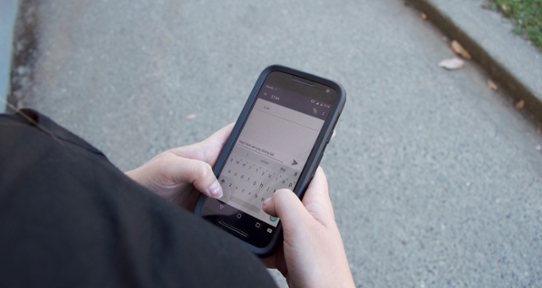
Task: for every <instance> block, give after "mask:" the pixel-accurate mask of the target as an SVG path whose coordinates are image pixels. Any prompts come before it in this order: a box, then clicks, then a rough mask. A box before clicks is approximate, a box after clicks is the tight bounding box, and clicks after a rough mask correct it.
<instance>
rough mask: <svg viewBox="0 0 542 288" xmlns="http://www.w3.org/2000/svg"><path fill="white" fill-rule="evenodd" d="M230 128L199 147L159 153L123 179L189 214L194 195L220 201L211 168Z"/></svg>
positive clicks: (217, 133)
mask: <svg viewBox="0 0 542 288" xmlns="http://www.w3.org/2000/svg"><path fill="white" fill-rule="evenodd" d="M232 128H233V123H232V124H230V125H228V126H226V127H224V128H222V129H220V130H219V131H217V132H215V133H214V134H213V135H211V137H209V138H207V139H205V140H203V141H201V142H199V143H196V144H192V145H189V146H183V147H179V148H175V149H171V150H168V151H166V152H163V153H161V154H159V155H158V156H156V157H154V158H153V159H151V160H150V161H149V162H147V163H145V164H143V166H141V167H138V168H136V169H134V170H132V171H128V172H126V175H128V177H130V178H132V179H133V180H135V181H136V182H138V183H139V184H141V185H143V186H145V187H147V188H149V189H150V190H151V191H153V192H155V193H156V194H158V195H160V196H162V197H164V198H166V199H169V200H171V201H173V202H174V203H176V204H178V205H179V206H181V207H183V208H185V209H187V210H189V211H193V210H194V206H195V204H196V201H197V199H198V196H199V193H198V191H199V192H201V193H203V194H205V195H206V196H208V197H212V198H220V197H222V187H221V186H220V184H219V183H218V181H217V179H216V177H215V175H214V173H213V169H212V166H213V165H214V164H215V162H216V159H217V158H218V154H219V153H220V151H221V150H222V147H223V146H224V143H225V142H226V140H227V139H228V136H229V135H230V133H231V130H232ZM194 187H195V189H194ZM196 189H197V190H196Z"/></svg>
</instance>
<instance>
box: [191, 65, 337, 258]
mask: <svg viewBox="0 0 542 288" xmlns="http://www.w3.org/2000/svg"><path fill="white" fill-rule="evenodd" d="M274 71H280V72H284V73H287V74H290V75H293V76H297V77H300V78H305V79H307V80H310V81H313V82H318V83H321V84H324V85H326V86H329V87H331V88H333V89H335V91H336V92H337V96H338V97H337V98H338V100H337V102H336V105H334V106H333V107H332V110H331V112H330V115H331V118H330V120H328V121H326V122H325V123H324V126H323V127H322V131H321V132H320V135H319V136H318V138H317V139H316V142H315V145H314V147H313V149H312V151H311V153H310V155H309V158H308V159H307V162H306V166H305V168H304V169H303V171H302V172H301V175H300V177H299V179H298V184H297V185H296V187H295V189H294V190H293V191H294V193H295V194H296V195H297V196H298V197H299V198H302V197H303V194H304V193H305V190H306V189H307V186H308V184H309V183H310V181H311V180H312V178H313V177H314V173H315V172H316V169H317V168H318V165H319V164H320V161H321V160H322V157H323V156H324V150H325V148H326V146H327V144H328V143H329V141H330V139H331V136H332V134H333V129H334V128H335V125H336V124H337V121H338V120H339V117H340V115H341V112H342V110H343V107H344V104H345V103H346V92H345V90H344V89H343V88H342V86H341V85H340V84H339V83H337V82H334V81H331V80H328V79H324V78H321V77H318V76H315V75H312V74H308V73H305V72H302V71H298V70H295V69H292V68H288V67H284V66H281V65H272V66H269V67H267V68H265V69H264V70H263V71H262V73H261V74H260V76H259V77H258V80H257V81H256V83H255V84H254V88H252V91H251V92H250V96H249V97H248V99H247V102H246V103H245V106H244V107H243V110H242V111H241V114H240V115H239V117H238V118H237V121H236V122H235V126H234V127H233V130H232V132H231V134H230V136H229V138H228V140H227V141H226V143H225V145H224V147H223V148H222V151H221V152H220V155H219V157H218V159H217V161H216V163H215V166H214V167H213V172H214V173H215V175H216V176H218V175H219V174H220V172H221V170H222V167H223V166H224V164H225V162H226V160H227V158H228V156H229V154H230V151H231V149H232V148H233V146H234V144H235V142H236V141H237V138H238V136H239V133H240V132H241V129H242V128H243V126H244V124H245V121H246V119H247V117H248V114H249V113H250V111H251V109H252V106H253V105H254V103H255V102H256V98H257V96H258V92H259V91H260V88H261V86H262V85H263V83H264V81H265V79H266V77H267V75H269V74H270V73H271V72H274ZM206 199H207V196H205V195H203V194H201V195H200V197H199V199H198V201H197V203H196V207H195V209H194V214H195V215H197V216H198V217H201V207H202V206H203V203H204V201H205V200H206ZM275 231H276V232H275V233H274V235H273V238H272V239H271V241H270V244H269V245H267V246H266V247H263V248H259V247H256V246H253V245H251V244H249V243H247V242H244V241H242V240H241V239H239V238H236V239H238V240H239V241H240V242H241V243H242V245H243V246H244V247H245V248H247V249H248V250H249V251H251V252H253V253H254V254H256V255H258V256H259V257H266V256H269V255H271V254H272V253H273V252H274V251H275V250H276V248H277V247H278V244H279V243H280V240H282V225H281V223H279V224H278V226H277V228H276V230H275Z"/></svg>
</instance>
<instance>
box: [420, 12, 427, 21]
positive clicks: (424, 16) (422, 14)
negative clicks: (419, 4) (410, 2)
mask: <svg viewBox="0 0 542 288" xmlns="http://www.w3.org/2000/svg"><path fill="white" fill-rule="evenodd" d="M420 17H421V18H422V19H423V20H427V14H425V13H423V12H422V13H420Z"/></svg>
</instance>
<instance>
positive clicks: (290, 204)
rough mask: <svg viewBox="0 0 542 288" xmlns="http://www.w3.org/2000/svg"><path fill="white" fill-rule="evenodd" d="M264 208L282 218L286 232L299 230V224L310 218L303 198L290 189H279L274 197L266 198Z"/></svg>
mask: <svg viewBox="0 0 542 288" xmlns="http://www.w3.org/2000/svg"><path fill="white" fill-rule="evenodd" d="M263 210H264V211H265V213H267V214H270V215H273V216H277V217H279V218H280V220H281V222H282V226H283V228H284V231H285V233H288V232H289V233H295V232H297V231H299V229H297V228H298V227H297V226H298V224H300V223H307V222H306V219H309V218H310V215H309V214H308V212H307V210H306V209H305V207H304V206H303V203H301V200H300V199H299V198H298V197H297V195H295V194H294V192H292V191H291V190H288V189H280V190H277V191H276V192H275V194H273V197H271V198H269V199H266V201H264V203H263ZM301 226H303V225H301ZM286 231H288V232H286Z"/></svg>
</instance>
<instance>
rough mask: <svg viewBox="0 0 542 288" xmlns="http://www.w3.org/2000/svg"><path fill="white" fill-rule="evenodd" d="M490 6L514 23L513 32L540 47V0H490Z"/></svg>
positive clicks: (541, 45)
mask: <svg viewBox="0 0 542 288" xmlns="http://www.w3.org/2000/svg"><path fill="white" fill-rule="evenodd" d="M492 2H493V4H492V5H491V8H492V9H493V10H498V11H501V13H502V14H503V15H504V16H506V17H508V18H510V19H511V21H512V23H513V24H514V25H515V28H514V32H516V33H518V34H520V35H523V36H525V37H528V39H529V40H531V42H532V43H533V44H534V45H535V46H537V47H538V48H540V49H542V0H492Z"/></svg>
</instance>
